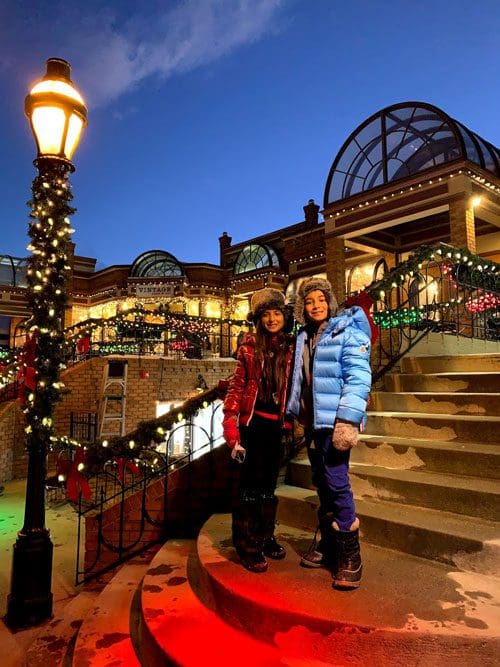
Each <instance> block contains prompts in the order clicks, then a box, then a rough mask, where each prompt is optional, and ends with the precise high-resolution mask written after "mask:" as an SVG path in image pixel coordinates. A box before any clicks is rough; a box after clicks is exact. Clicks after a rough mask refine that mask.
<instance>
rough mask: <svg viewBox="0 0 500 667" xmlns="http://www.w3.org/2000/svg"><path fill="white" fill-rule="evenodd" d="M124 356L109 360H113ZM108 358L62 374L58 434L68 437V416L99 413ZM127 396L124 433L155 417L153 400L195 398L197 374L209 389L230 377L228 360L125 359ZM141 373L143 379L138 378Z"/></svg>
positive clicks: (230, 360)
mask: <svg viewBox="0 0 500 667" xmlns="http://www.w3.org/2000/svg"><path fill="white" fill-rule="evenodd" d="M117 358H118V359H124V357H113V359H117ZM108 359H109V357H106V358H94V359H91V360H89V361H85V362H83V363H80V364H77V365H75V366H73V367H72V368H69V369H68V370H67V371H65V372H64V373H63V376H62V379H63V381H64V383H65V385H66V389H67V390H68V393H67V394H66V395H65V396H64V399H63V400H62V401H61V402H60V403H59V404H58V406H57V407H56V411H55V423H56V426H57V429H58V432H59V433H61V434H69V432H70V413H71V412H75V413H85V412H97V413H98V412H99V409H100V407H101V399H102V390H103V382H104V370H105V366H106V365H107V363H108ZM126 360H127V361H128V371H127V397H126V410H125V414H126V420H125V432H126V433H128V432H129V431H132V430H133V429H135V428H136V427H137V425H138V424H139V422H140V421H144V420H148V419H154V418H155V417H156V404H157V401H160V402H166V401H173V400H181V401H182V400H185V399H187V398H189V397H190V396H193V395H196V393H197V391H196V384H197V381H198V375H202V376H203V378H204V379H205V381H206V383H207V385H208V386H209V387H213V386H215V385H217V383H218V382H219V380H220V379H222V378H225V377H228V376H230V375H231V374H232V372H233V370H234V367H235V363H236V362H235V361H233V360H232V359H206V360H205V359H200V360H198V359H180V360H174V359H162V358H157V357H149V358H140V359H139V358H137V357H127V358H126ZM141 371H142V372H143V376H144V372H145V374H146V377H141Z"/></svg>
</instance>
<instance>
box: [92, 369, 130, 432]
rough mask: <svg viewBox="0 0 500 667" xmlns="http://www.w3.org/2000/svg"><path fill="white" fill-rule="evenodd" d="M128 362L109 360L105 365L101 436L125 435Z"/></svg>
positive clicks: (100, 424) (100, 421) (100, 423)
mask: <svg viewBox="0 0 500 667" xmlns="http://www.w3.org/2000/svg"><path fill="white" fill-rule="evenodd" d="M127 368H128V362H127V361H125V360H122V359H113V360H109V361H108V363H107V364H106V365H105V366H104V382H103V390H102V405H101V418H100V420H99V437H100V438H106V437H112V436H121V435H125V414H126V413H125V406H126V398H127Z"/></svg>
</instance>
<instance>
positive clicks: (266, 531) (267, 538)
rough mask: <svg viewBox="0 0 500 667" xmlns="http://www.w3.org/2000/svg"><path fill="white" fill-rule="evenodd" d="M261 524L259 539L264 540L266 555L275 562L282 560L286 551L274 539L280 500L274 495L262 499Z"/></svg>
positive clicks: (265, 495)
mask: <svg viewBox="0 0 500 667" xmlns="http://www.w3.org/2000/svg"><path fill="white" fill-rule="evenodd" d="M260 502H261V505H260V509H261V515H260V516H261V523H260V533H259V537H260V539H261V540H262V544H263V551H264V554H265V555H266V556H267V557H268V558H272V559H273V560H282V559H283V558H285V556H286V550H285V548H284V547H282V546H281V544H278V542H277V541H276V538H275V537H274V529H275V527H276V511H277V509H278V498H277V497H276V496H275V495H274V494H262V495H261V497H260Z"/></svg>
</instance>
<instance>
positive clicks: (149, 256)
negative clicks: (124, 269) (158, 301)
mask: <svg viewBox="0 0 500 667" xmlns="http://www.w3.org/2000/svg"><path fill="white" fill-rule="evenodd" d="M130 275H131V276H132V277H134V278H163V277H166V278H171V277H175V276H183V275H184V271H183V269H182V266H181V265H180V264H179V262H178V261H177V260H176V259H175V257H174V256H173V255H171V254H170V253H168V252H165V251H164V250H149V251H148V252H145V253H143V254H142V255H139V257H138V258H137V259H136V260H135V262H134V263H133V264H132V269H131V271H130Z"/></svg>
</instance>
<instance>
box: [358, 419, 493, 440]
mask: <svg viewBox="0 0 500 667" xmlns="http://www.w3.org/2000/svg"><path fill="white" fill-rule="evenodd" d="M366 432H367V433H369V434H370V435H391V436H396V437H401V438H411V437H418V438H421V439H423V438H426V439H429V440H442V441H446V442H448V441H452V440H457V441H460V442H484V443H491V444H493V443H497V444H500V437H499V433H500V417H496V416H491V417H490V416H481V417H480V416H478V415H453V414H452V415H449V414H446V415H445V414H434V413H431V412H428V413H423V412H398V411H393V412H389V411H386V412H375V411H370V412H369V414H368V422H367V427H366Z"/></svg>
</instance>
